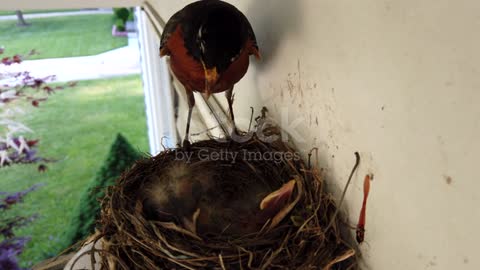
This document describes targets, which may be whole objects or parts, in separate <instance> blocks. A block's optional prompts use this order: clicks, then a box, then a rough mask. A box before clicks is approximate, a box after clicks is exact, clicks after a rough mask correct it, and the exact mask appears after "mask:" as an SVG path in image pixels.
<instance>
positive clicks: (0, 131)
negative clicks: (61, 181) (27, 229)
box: [0, 48, 75, 270]
mask: <svg viewBox="0 0 480 270" xmlns="http://www.w3.org/2000/svg"><path fill="white" fill-rule="evenodd" d="M34 54H36V52H35V51H34V50H32V51H31V52H30V53H28V54H27V55H24V56H22V55H18V54H16V55H13V56H5V55H4V49H3V48H0V170H1V169H2V168H3V167H5V166H11V165H14V164H32V163H37V164H38V167H37V168H38V171H40V172H42V171H45V170H46V168H47V167H46V165H45V163H46V162H49V161H51V160H50V159H46V158H42V157H40V156H39V155H38V154H37V146H38V142H39V140H38V139H33V138H27V137H26V135H25V134H26V133H33V132H32V130H31V129H30V128H28V127H27V126H26V125H25V124H23V123H22V122H21V121H20V120H19V119H18V118H19V116H20V115H21V114H23V113H24V111H23V110H22V109H21V107H22V106H23V105H24V104H25V103H28V104H30V105H32V106H34V107H38V106H40V105H41V104H43V103H44V102H45V101H46V100H47V99H48V96H49V95H51V94H52V93H54V92H55V91H59V90H63V89H65V88H66V87H72V86H74V85H75V83H67V84H64V85H56V86H52V85H51V84H49V83H50V82H51V81H53V80H54V79H55V76H47V77H44V78H36V77H33V76H31V75H30V73H29V72H28V71H24V72H13V73H12V72H8V71H7V69H5V68H4V67H6V66H10V65H16V64H19V63H21V62H22V61H23V60H25V59H27V58H28V57H29V56H31V55H34ZM33 112H34V110H33ZM38 186H39V185H35V186H33V187H31V188H29V189H27V190H24V191H20V192H16V193H7V192H3V191H0V269H12V270H17V269H18V270H20V269H22V268H21V267H20V266H19V263H18V255H20V254H21V253H22V251H23V249H24V248H25V245H26V243H27V242H28V240H29V237H18V236H16V235H15V233H14V229H16V228H19V227H22V226H25V225H27V224H29V223H30V222H32V221H33V219H35V217H36V216H35V215H33V216H28V217H23V216H11V217H9V216H8V215H6V213H5V212H6V211H7V210H9V209H11V207H12V206H13V205H15V204H17V203H20V202H22V201H23V198H24V197H25V195H27V194H28V193H29V192H31V191H33V190H34V189H36V188H37V187H38Z"/></svg>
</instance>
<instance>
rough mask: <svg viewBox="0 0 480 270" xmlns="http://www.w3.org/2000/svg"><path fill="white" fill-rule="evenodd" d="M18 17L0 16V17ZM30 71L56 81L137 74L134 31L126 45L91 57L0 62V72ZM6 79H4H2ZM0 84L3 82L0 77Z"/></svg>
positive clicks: (137, 59) (138, 55)
mask: <svg viewBox="0 0 480 270" xmlns="http://www.w3.org/2000/svg"><path fill="white" fill-rule="evenodd" d="M110 13H112V9H98V10H82V11H72V12H52V13H38V14H25V18H26V19H31V18H46V17H56V16H75V15H85V14H110ZM10 17H13V19H15V20H16V19H17V18H16V16H0V20H5V19H9V18H10ZM23 71H29V72H30V74H31V75H32V76H34V77H39V78H43V77H47V76H51V75H55V76H56V80H55V81H57V82H67V81H80V80H94V79H103V78H110V77H115V76H125V75H131V74H139V73H140V53H139V49H138V39H137V35H136V34H130V35H129V37H128V46H125V47H122V48H118V49H114V50H111V51H108V52H105V53H101V54H98V55H92V56H81V57H67V58H51V59H40V60H26V61H23V62H22V63H21V64H12V65H10V66H5V65H0V74H2V73H16V72H23ZM3 82H5V81H3ZM0 83H2V81H1V80H0Z"/></svg>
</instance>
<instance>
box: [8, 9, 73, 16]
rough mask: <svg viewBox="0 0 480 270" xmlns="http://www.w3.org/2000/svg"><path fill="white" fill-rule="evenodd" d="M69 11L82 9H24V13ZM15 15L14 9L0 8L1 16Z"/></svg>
mask: <svg viewBox="0 0 480 270" xmlns="http://www.w3.org/2000/svg"><path fill="white" fill-rule="evenodd" d="M67 11H80V9H29V10H22V13H23V14H34V13H51V12H67ZM7 15H15V11H14V10H0V16H7Z"/></svg>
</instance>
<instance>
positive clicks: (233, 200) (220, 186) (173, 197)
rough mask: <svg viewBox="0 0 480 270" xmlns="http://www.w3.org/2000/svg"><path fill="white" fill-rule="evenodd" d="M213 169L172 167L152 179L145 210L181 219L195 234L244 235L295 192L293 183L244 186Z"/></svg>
mask: <svg viewBox="0 0 480 270" xmlns="http://www.w3.org/2000/svg"><path fill="white" fill-rule="evenodd" d="M209 165H212V163H210V164H209ZM209 165H207V164H203V163H202V162H197V163H194V164H185V163H181V162H175V163H174V164H172V165H171V166H170V167H169V168H167V169H166V170H167V171H166V172H165V173H163V174H162V175H163V176H161V177H158V176H156V178H154V179H151V180H150V183H149V184H148V186H147V189H146V190H147V192H146V200H145V202H144V205H145V207H146V209H149V210H148V211H149V212H150V214H151V215H153V216H154V217H155V219H160V220H164V221H167V220H169V221H177V223H179V225H181V226H183V227H184V228H185V229H187V230H189V231H191V232H193V233H198V234H201V235H205V234H221V233H224V234H229V235H245V234H249V233H254V232H257V231H259V230H260V229H261V228H262V227H263V226H264V224H265V223H266V222H267V221H268V220H271V219H272V218H273V217H275V216H276V215H277V213H279V212H280V211H281V210H282V209H283V208H284V207H285V206H286V205H287V203H288V202H289V200H290V197H291V194H292V193H293V191H294V188H295V181H294V180H292V181H290V182H288V183H286V184H284V185H283V186H281V187H279V188H277V189H276V190H273V189H272V188H271V187H269V186H268V185H267V184H266V183H264V182H263V181H260V180H259V179H257V178H253V177H252V178H247V179H245V180H244V181H243V182H241V181H238V179H235V178H233V177H231V175H228V173H227V174H223V173H222V170H219V169H218V168H216V167H215V166H209ZM217 167H218V166H217Z"/></svg>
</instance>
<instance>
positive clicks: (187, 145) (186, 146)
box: [182, 139, 192, 151]
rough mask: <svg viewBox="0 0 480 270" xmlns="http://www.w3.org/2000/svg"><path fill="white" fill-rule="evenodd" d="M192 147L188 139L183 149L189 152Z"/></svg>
mask: <svg viewBox="0 0 480 270" xmlns="http://www.w3.org/2000/svg"><path fill="white" fill-rule="evenodd" d="M191 146H192V144H191V143H190V141H189V140H187V139H185V140H183V143H182V147H183V149H184V150H187V151H189V150H190V147H191Z"/></svg>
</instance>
